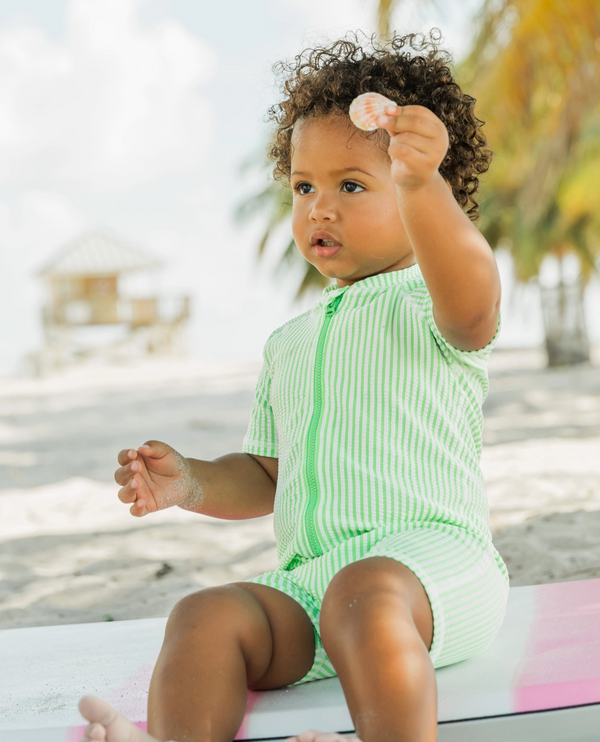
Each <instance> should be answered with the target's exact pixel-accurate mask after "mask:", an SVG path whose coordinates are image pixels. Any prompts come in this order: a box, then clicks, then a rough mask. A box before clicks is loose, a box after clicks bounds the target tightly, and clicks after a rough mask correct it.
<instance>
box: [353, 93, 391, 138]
mask: <svg viewBox="0 0 600 742" xmlns="http://www.w3.org/2000/svg"><path fill="white" fill-rule="evenodd" d="M390 104H392V105H393V106H395V105H396V104H395V103H394V101H393V100H390V99H389V98H386V97H385V95H380V94H379V93H362V95H359V96H357V97H356V98H355V99H354V100H353V101H352V103H351V104H350V111H349V113H350V119H351V121H352V123H353V124H354V125H355V126H358V128H359V129H362V130H363V131H374V130H375V129H377V128H378V126H377V124H376V123H375V122H376V121H377V118H378V116H381V114H382V113H385V108H386V106H389V105H390Z"/></svg>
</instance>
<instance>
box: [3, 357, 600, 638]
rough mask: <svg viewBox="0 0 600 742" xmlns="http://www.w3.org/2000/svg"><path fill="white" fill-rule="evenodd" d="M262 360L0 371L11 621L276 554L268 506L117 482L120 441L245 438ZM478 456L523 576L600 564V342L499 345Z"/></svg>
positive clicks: (71, 619) (235, 446)
mask: <svg viewBox="0 0 600 742" xmlns="http://www.w3.org/2000/svg"><path fill="white" fill-rule="evenodd" d="M259 369H260V364H259V363H255V362H253V363H237V364H234V363H229V364H228V363H221V364H217V363H200V362H197V361H176V360H172V361H155V362H148V361H147V362H139V363H131V364H129V365H124V366H122V367H109V368H103V367H89V368H87V369H86V368H83V367H80V368H74V369H72V370H70V371H69V372H68V373H63V374H62V375H59V376H55V377H52V378H46V379H43V380H27V379H12V380H9V379H4V380H0V628H16V627H21V626H38V625H50V624H60V623H65V624H67V623H75V622H88V621H103V620H120V619H129V618H143V617H153V616H165V615H167V614H168V613H169V611H170V609H171V607H172V606H173V604H174V603H175V602H176V601H177V600H178V599H179V598H181V597H182V596H184V595H185V594H187V593H190V592H193V591H195V590H198V589H201V588H203V587H208V586H211V585H217V584H220V583H224V582H229V581H233V580H241V579H245V578H247V577H250V576H252V575H255V574H258V573H260V572H262V571H265V570H267V569H270V568H272V567H273V566H274V564H275V541H274V537H273V531H272V520H271V518H270V517H266V518H260V519H257V520H252V521H237V522H231V521H217V520H214V519H210V518H207V517H203V516H198V515H194V514H192V513H186V512H184V511H182V510H179V509H177V508H173V509H171V510H166V511H163V512H161V513H157V514H153V515H149V516H147V517H145V518H143V519H141V520H139V519H134V518H133V517H132V516H130V515H129V512H128V508H127V507H126V506H124V505H122V504H121V503H120V502H119V501H118V499H117V496H116V492H117V490H118V486H117V485H116V484H115V483H114V481H113V478H112V477H113V472H114V469H115V468H116V454H117V453H118V451H119V450H120V449H122V448H126V447H130V446H138V445H140V444H141V443H143V442H144V441H145V440H148V439H150V438H156V439H159V440H165V441H167V442H169V443H170V444H171V445H173V446H174V447H175V448H177V449H178V450H180V451H181V452H182V453H183V454H184V455H188V456H195V457H198V458H204V459H213V458H216V457H217V456H221V455H223V454H225V453H229V452H232V451H239V450H240V448H241V444H242V439H243V436H244V433H245V430H246V425H247V421H248V416H249V412H250V407H251V404H252V396H253V390H254V384H255V382H256V378H257V375H258V372H259ZM484 415H485V425H484V447H483V454H482V462H481V465H482V470H483V473H484V477H485V480H486V485H487V490H488V496H489V501H490V513H491V525H492V530H493V533H494V541H495V543H496V546H497V548H498V549H499V551H500V553H501V554H502V556H503V557H504V559H505V560H506V562H507V565H508V567H509V571H510V573H511V579H512V584H513V585H526V584H534V583H543V582H554V581H561V580H576V579H586V578H591V577H599V576H600V538H599V537H598V534H599V533H600V348H599V347H597V346H596V347H595V348H593V356H592V363H591V364H589V365H587V364H586V365H580V366H575V367H571V368H564V369H563V368H561V369H547V368H545V354H544V352H543V350H542V349H533V350H518V351H510V350H496V351H494V353H493V354H492V357H491V360H490V393H489V395H488V398H487V399H486V402H485V405H484Z"/></svg>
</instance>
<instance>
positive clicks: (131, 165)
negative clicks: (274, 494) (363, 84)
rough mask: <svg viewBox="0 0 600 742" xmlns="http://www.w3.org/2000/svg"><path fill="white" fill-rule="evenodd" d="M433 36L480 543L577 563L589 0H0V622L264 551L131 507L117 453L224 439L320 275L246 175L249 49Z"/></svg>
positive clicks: (135, 612) (231, 439)
mask: <svg viewBox="0 0 600 742" xmlns="http://www.w3.org/2000/svg"><path fill="white" fill-rule="evenodd" d="M434 27H435V28H438V29H439V30H440V31H441V34H442V41H441V42H440V46H441V47H442V48H444V49H447V50H448V51H449V52H451V54H452V56H453V60H454V64H453V71H454V73H455V75H456V78H457V81H458V82H459V84H461V86H462V87H463V89H464V90H465V91H466V92H468V93H469V94H470V95H473V96H474V97H475V98H476V99H477V101H478V102H477V105H476V108H475V111H476V113H477V115H478V116H479V118H481V119H483V120H484V121H486V125H485V127H484V132H485V134H486V136H487V138H488V144H489V146H490V147H491V149H492V150H493V151H494V153H495V155H494V159H493V161H492V165H491V168H490V171H489V172H488V173H486V174H485V175H483V176H482V177H481V184H480V194H479V195H480V197H479V201H480V213H481V217H482V218H481V221H480V223H479V228H480V229H481V230H482V232H483V233H484V234H485V236H486V238H487V239H488V242H489V243H490V245H491V246H492V248H493V249H494V254H495V257H496V260H497V263H498V267H499V270H500V274H501V278H502V284H503V296H502V331H501V334H500V338H499V340H498V344H497V349H496V350H495V351H494V353H493V354H492V358H491V361H490V394H489V396H488V398H487V400H486V403H485V407H484V414H485V429H484V451H483V457H482V469H483V471H484V476H485V478H486V483H487V485H488V494H489V497H490V505H491V518H492V526H493V529H494V538H495V541H496V543H497V546H498V548H499V549H500V551H501V553H502V554H503V556H504V558H505V559H506V561H507V563H508V565H509V569H510V571H511V574H512V577H513V584H529V583H531V582H536V581H552V580H556V579H582V578H584V577H590V576H594V575H600V542H598V539H597V537H596V536H595V535H594V534H595V533H596V534H597V533H598V526H599V525H600V521H599V520H598V519H596V520H594V518H595V517H596V516H597V515H598V514H600V484H599V483H600V476H598V475H599V474H600V468H599V466H600V464H599V461H600V457H599V456H598V451H600V374H599V370H598V369H599V366H600V321H599V319H598V318H599V317H600V280H599V274H598V268H599V266H600V188H599V187H598V172H599V168H600V96H599V95H598V90H600V6H599V5H598V2H597V0H573V2H570V3H568V4H567V3H564V2H562V0H544V1H543V2H542V0H461V1H460V2H459V0H456V1H455V0H447V2H442V1H441V0H438V1H437V2H436V1H434V0H429V1H425V0H327V2H326V3H323V2H322V1H321V0H253V2H252V3H248V2H247V1H246V0H230V2H227V3H207V2H204V3H198V2H194V1H193V0H104V1H103V2H101V3H98V2H94V1H93V0H50V1H48V0H4V1H3V2H2V4H1V5H0V163H1V166H0V255H1V268H2V269H1V270H0V337H1V338H2V342H1V343H0V626H3V627H6V628H8V627H12V626H25V625H36V624H50V623H69V622H75V621H94V620H110V619H112V618H116V619H119V618H134V617H142V616H149V615H166V614H167V613H168V611H169V609H170V607H171V606H172V605H173V603H174V602H175V600H177V599H178V598H179V597H181V595H183V594H185V593H186V592H190V591H191V590H193V589H199V588H200V587H203V586H207V585H211V584H218V583H220V582H223V581H228V580H232V579H241V578H244V577H247V576H250V575H252V574H257V573H258V572H259V571H263V570H266V569H270V568H271V567H272V566H273V565H274V541H273V536H272V527H271V521H270V519H269V518H265V519H258V520H257V521H252V522H239V523H226V522H216V521H210V520H209V519H206V518H203V517H201V516H194V515H191V514H189V513H184V512H182V511H179V510H176V511H165V512H163V513H161V514H157V515H156V516H152V517H151V518H146V519H143V520H142V521H139V520H135V521H134V520H133V519H132V518H131V517H130V516H129V515H128V513H127V509H126V508H125V507H124V506H122V505H121V504H120V503H119V502H118V500H117V498H116V491H117V487H116V485H115V484H114V482H113V481H112V475H113V471H114V469H115V466H116V454H117V452H118V451H119V450H120V449H121V448H124V447H129V446H137V445H140V444H141V443H142V442H143V441H144V440H147V439H149V438H158V439H161V440H166V441H167V442H169V443H170V444H171V445H173V446H174V447H175V448H178V449H179V450H181V452H182V453H183V454H184V455H188V456H196V457H198V458H204V459H211V458H215V457H217V456H220V455H223V454H225V453H228V452H230V451H234V450H240V447H241V443H242V439H243V435H244V433H245V429H246V425H247V422H248V415H249V411H250V407H251V404H252V395H253V389H254V384H255V382H256V378H257V375H258V372H259V370H260V365H261V353H262V347H263V345H264V343H265V341H266V339H267V337H268V335H269V334H270V333H271V332H272V331H273V330H274V329H275V328H276V327H278V326H280V325H281V324H283V323H284V322H286V321H287V320H288V319H290V318H291V317H293V316H295V315H297V314H299V313H301V312H303V311H305V310H306V309H308V308H310V307H311V306H312V305H313V304H314V302H315V301H317V300H318V298H319V297H320V295H321V292H322V290H323V288H324V286H326V285H327V284H328V280H327V279H324V278H323V277H322V276H321V275H320V274H319V273H318V272H317V271H316V270H315V269H314V268H313V267H312V266H310V265H309V264H307V263H306V262H305V261H304V260H303V259H302V258H301V257H300V255H299V253H298V252H297V250H296V248H295V246H294V244H293V241H292V237H291V227H290V214H289V207H288V206H286V203H287V195H288V194H286V192H285V189H284V187H283V186H282V185H280V184H278V183H275V182H274V181H273V180H272V179H271V177H270V167H271V166H270V164H269V162H268V161H267V158H266V150H267V147H268V144H269V141H270V137H271V129H270V125H269V124H267V123H266V111H267V109H268V108H269V106H271V105H273V104H274V103H276V102H277V101H278V100H279V93H278V90H277V86H276V81H275V77H274V75H273V72H272V69H271V68H272V65H273V64H274V63H276V62H277V61H279V60H281V59H289V58H291V57H293V56H295V55H296V54H298V53H300V52H301V51H302V50H303V49H304V48H306V47H308V46H311V45H312V44H315V43H320V42H328V41H332V40H334V39H337V38H340V37H341V36H343V35H345V34H346V33H347V32H348V31H357V30H359V29H360V30H362V31H363V32H365V33H366V34H371V33H377V34H378V35H379V37H380V38H382V39H384V38H385V37H387V36H389V34H390V33H392V32H400V33H408V32H424V33H426V34H428V33H429V31H430V30H431V29H432V28H434ZM225 534H227V538H224V535H225Z"/></svg>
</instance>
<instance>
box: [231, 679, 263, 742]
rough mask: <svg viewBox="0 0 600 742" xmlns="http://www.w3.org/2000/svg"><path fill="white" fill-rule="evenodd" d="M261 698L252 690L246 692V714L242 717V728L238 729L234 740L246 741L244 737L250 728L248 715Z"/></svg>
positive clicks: (259, 693)
mask: <svg viewBox="0 0 600 742" xmlns="http://www.w3.org/2000/svg"><path fill="white" fill-rule="evenodd" d="M261 696H262V693H261V692H258V693H257V692H256V691H254V690H249V691H248V700H247V701H246V714H245V715H244V721H243V722H242V726H241V727H240V728H239V730H238V733H237V734H236V735H235V737H234V740H235V739H246V735H247V734H248V730H249V727H250V714H251V712H252V709H253V708H254V707H255V706H256V704H257V703H258V701H259V699H260V697H261Z"/></svg>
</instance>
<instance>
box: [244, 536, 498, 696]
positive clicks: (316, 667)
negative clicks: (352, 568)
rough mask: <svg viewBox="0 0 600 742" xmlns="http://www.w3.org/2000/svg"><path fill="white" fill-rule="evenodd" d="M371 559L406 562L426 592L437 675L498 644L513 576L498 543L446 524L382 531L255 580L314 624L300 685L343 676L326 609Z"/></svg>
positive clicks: (432, 653)
mask: <svg viewBox="0 0 600 742" xmlns="http://www.w3.org/2000/svg"><path fill="white" fill-rule="evenodd" d="M372 556H385V557H390V558H392V559H395V560H397V561H398V562H401V563H402V564H404V565H405V566H406V567H408V568H409V569H410V570H411V571H412V572H413V573H414V574H415V575H416V576H417V577H418V579H419V580H420V582H421V584H422V585H423V587H424V589H425V592H426V593H427V596H428V598H429V602H430V604H431V611H432V614H433V641H432V644H431V648H430V650H429V655H430V657H431V661H432V663H433V666H434V667H436V668H437V667H443V666H444V665H451V664H453V663H455V662H460V661H461V660H465V659H467V658H469V657H473V656H475V655H477V654H479V653H480V652H482V651H483V650H484V649H486V648H487V647H488V646H489V645H490V644H491V643H492V641H493V640H494V638H495V636H496V634H497V633H498V631H499V630H500V627H501V625H502V622H503V619H504V614H505V612H506V603H507V600H508V571H507V569H506V566H505V564H504V562H503V561H502V558H501V556H500V554H498V552H497V551H496V549H495V547H494V546H493V544H492V543H491V541H490V542H489V543H488V544H487V545H482V544H480V543H479V541H478V540H477V539H475V538H474V537H473V536H470V535H467V534H465V532H464V530H462V529H458V528H453V527H450V526H447V525H444V524H435V523H433V524H426V525H417V524H410V525H408V524H407V526H406V529H403V530H400V531H398V530H396V531H394V532H392V533H390V529H389V528H379V529H375V530H373V531H369V532H368V533H363V534H360V535H359V536H355V537H354V538H351V539H348V540H346V541H343V542H342V543H340V544H339V545H338V546H336V547H335V548H334V549H332V550H331V551H329V552H327V553H325V554H323V555H321V556H318V557H313V558H312V559H308V560H307V561H304V562H303V563H301V564H299V565H298V566H295V567H294V568H293V569H288V570H285V569H278V570H275V571H274V572H266V573H265V574H262V575H260V576H258V577H254V578H252V579H250V580H248V582H253V583H256V584H259V585H268V586H269V587H272V588H275V589H276V590H281V591H282V592H284V593H285V594H286V595H289V596H290V597H291V598H293V599H294V600H296V601H297V602H298V603H299V604H300V605H301V606H302V608H304V610H305V611H306V613H307V614H308V616H309V618H310V620H311V622H312V624H313V627H314V631H315V641H316V652H315V661H314V663H313V666H312V667H311V669H310V670H309V672H308V673H307V675H305V677H304V678H302V679H301V680H299V681H298V682H299V683H305V682H308V681H310V680H318V679H322V678H329V677H332V676H334V675H336V672H335V670H334V668H333V665H332V664H331V661H330V660H329V657H328V656H327V653H326V652H325V649H324V648H323V643H322V642H321V637H320V629H319V615H320V610H321V603H322V601H323V597H324V595H325V591H326V589H327V586H328V585H329V583H330V582H331V580H332V579H333V576H334V575H335V574H336V572H338V571H339V570H340V569H342V567H345V566H346V565H347V564H351V563H352V562H355V561H358V560H359V559H364V558H366V557H372Z"/></svg>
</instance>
